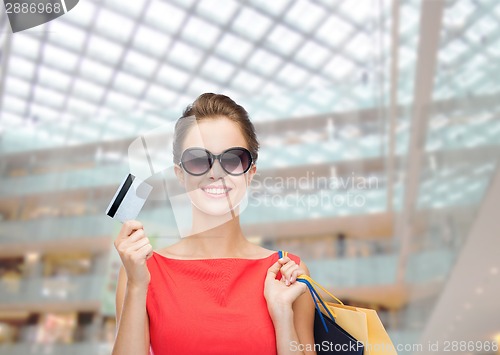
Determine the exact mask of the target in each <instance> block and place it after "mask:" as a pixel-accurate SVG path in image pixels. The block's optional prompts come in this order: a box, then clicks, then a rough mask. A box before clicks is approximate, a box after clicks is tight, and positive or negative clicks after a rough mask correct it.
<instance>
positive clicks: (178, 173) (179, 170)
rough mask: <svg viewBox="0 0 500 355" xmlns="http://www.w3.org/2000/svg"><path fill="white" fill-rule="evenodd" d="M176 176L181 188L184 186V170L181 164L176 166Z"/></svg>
mask: <svg viewBox="0 0 500 355" xmlns="http://www.w3.org/2000/svg"><path fill="white" fill-rule="evenodd" d="M174 172H175V176H177V180H178V181H179V184H180V185H181V186H184V170H182V168H181V167H180V166H179V164H175V165H174Z"/></svg>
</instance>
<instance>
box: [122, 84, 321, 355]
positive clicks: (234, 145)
mask: <svg viewBox="0 0 500 355" xmlns="http://www.w3.org/2000/svg"><path fill="white" fill-rule="evenodd" d="M258 149H259V143H258V141H257V137H256V134H255V129H254V126H253V124H252V122H251V121H250V119H249V117H248V114H247V112H246V111H245V109H243V107H241V106H240V105H238V104H236V103H235V102H234V101H233V100H232V99H230V98H229V97H227V96H224V95H217V94H203V95H201V96H200V97H198V99H196V100H195V101H194V103H193V104H192V105H189V106H188V107H187V108H186V110H185V111H184V114H183V116H182V117H181V118H180V119H179V120H178V121H177V123H176V126H175V132H174V141H173V160H174V163H175V166H174V171H175V175H176V177H177V179H178V181H179V183H180V184H181V185H182V187H183V188H184V189H185V190H186V195H187V196H188V197H189V201H190V202H191V213H192V225H191V228H190V232H189V233H187V236H186V237H184V238H181V239H180V240H179V241H178V242H176V243H175V244H173V245H171V246H169V247H167V248H164V249H162V250H158V251H157V252H153V250H152V248H151V245H150V244H149V240H148V238H147V237H146V234H145V232H144V227H143V225H142V224H141V223H140V222H138V221H129V222H127V223H125V224H124V226H123V228H122V230H121V231H120V233H119V235H118V237H117V239H116V241H115V246H116V248H117V250H118V253H119V254H120V257H121V259H122V262H123V267H122V268H121V270H120V277H119V281H118V286H117V294H116V305H117V309H116V312H117V313H116V316H117V320H118V332H117V337H116V341H115V344H114V348H113V354H115V355H116V354H131V353H133V354H143V355H145V354H147V353H148V351H151V353H154V354H155V355H163V354H231V353H245V354H259V355H263V354H280V355H281V354H292V353H293V354H297V353H299V354H302V353H304V352H303V351H299V350H297V349H295V348H293V347H291V344H293V343H295V344H299V343H300V344H304V345H307V344H314V337H313V321H314V304H313V302H312V299H311V297H309V295H308V294H306V293H305V291H306V285H304V284H303V283H300V282H296V280H297V276H298V275H301V274H307V275H309V272H308V270H307V267H306V265H305V264H304V263H303V262H301V260H300V258H299V257H298V256H297V255H293V254H288V256H285V257H283V258H280V257H279V255H278V253H277V252H276V251H273V250H268V249H265V248H262V247H260V246H258V245H255V244H253V243H251V242H249V241H248V240H247V238H246V237H245V235H244V234H243V231H242V229H241V226H240V220H239V214H240V205H241V203H242V201H243V200H244V198H245V195H246V194H247V190H248V186H249V185H250V183H251V181H252V179H253V177H254V176H255V173H256V170H257V165H256V163H257V158H258ZM304 349H314V347H313V346H309V347H304ZM306 353H314V351H310V352H307V351H306Z"/></svg>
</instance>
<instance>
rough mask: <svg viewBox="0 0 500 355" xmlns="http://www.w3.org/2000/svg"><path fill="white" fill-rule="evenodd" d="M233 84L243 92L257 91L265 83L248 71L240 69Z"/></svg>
mask: <svg viewBox="0 0 500 355" xmlns="http://www.w3.org/2000/svg"><path fill="white" fill-rule="evenodd" d="M231 84H232V86H234V87H235V88H237V89H239V90H241V91H243V92H246V93H255V91H256V90H257V89H258V88H259V87H260V86H261V85H262V84H263V81H262V79H260V78H258V77H257V76H255V75H253V74H251V73H249V72H247V71H244V70H240V71H239V73H238V75H237V76H236V77H235V78H234V80H233V82H232V83H231Z"/></svg>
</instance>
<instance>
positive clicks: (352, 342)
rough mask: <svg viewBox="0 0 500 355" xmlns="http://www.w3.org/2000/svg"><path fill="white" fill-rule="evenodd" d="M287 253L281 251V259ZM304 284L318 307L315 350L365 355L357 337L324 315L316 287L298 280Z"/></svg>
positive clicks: (305, 281) (323, 352)
mask: <svg viewBox="0 0 500 355" xmlns="http://www.w3.org/2000/svg"><path fill="white" fill-rule="evenodd" d="M286 254H287V253H286V252H282V251H279V256H280V258H281V257H283V256H284V255H285V256H286ZM297 281H300V282H303V283H305V284H306V285H307V287H308V288H309V291H310V292H311V295H312V297H313V300H314V301H315V302H314V304H315V306H316V312H315V316H314V343H315V346H314V349H315V350H316V353H317V354H348V355H363V354H364V347H363V343H361V342H358V341H357V339H356V338H355V337H353V336H352V335H351V334H349V332H347V331H346V330H345V329H342V327H341V326H339V325H338V324H337V322H336V321H335V320H334V317H333V315H332V314H331V313H330V315H329V316H328V315H326V314H323V313H322V311H321V310H320V308H319V304H321V302H323V301H322V299H321V298H319V295H318V294H317V292H316V290H315V289H314V287H313V286H312V285H311V283H310V282H309V281H308V280H305V279H300V280H297ZM324 309H325V312H327V313H328V312H330V311H329V309H328V308H327V307H326V305H324Z"/></svg>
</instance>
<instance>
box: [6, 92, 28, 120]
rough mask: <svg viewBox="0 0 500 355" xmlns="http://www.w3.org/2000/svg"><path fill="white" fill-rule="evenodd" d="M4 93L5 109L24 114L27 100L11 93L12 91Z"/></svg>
mask: <svg viewBox="0 0 500 355" xmlns="http://www.w3.org/2000/svg"><path fill="white" fill-rule="evenodd" d="M4 95H5V96H4V99H3V100H4V101H3V102H4V104H3V109H6V110H8V111H9V112H12V113H15V114H19V115H22V116H24V112H25V110H26V100H24V99H20V98H18V97H16V96H13V95H10V93H5V94H4Z"/></svg>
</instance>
